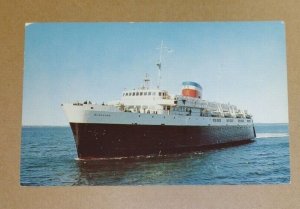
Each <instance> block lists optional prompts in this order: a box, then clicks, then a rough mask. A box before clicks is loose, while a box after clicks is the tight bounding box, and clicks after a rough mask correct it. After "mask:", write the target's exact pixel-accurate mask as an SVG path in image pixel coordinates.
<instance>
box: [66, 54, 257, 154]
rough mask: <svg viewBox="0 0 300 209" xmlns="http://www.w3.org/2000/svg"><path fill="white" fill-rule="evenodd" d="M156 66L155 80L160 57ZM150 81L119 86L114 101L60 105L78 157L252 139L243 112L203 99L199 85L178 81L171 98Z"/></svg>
mask: <svg viewBox="0 0 300 209" xmlns="http://www.w3.org/2000/svg"><path fill="white" fill-rule="evenodd" d="M157 66H158V68H159V80H160V78H161V76H160V70H161V59H160V62H159V63H158V64H157ZM149 81H150V79H149V77H148V76H146V78H145V79H144V85H143V86H142V87H140V88H136V89H132V90H124V91H123V92H122V96H121V99H120V100H119V101H115V102H109V103H102V104H96V103H92V102H89V101H85V102H75V103H71V104H62V107H63V110H64V112H65V114H66V116H67V118H68V121H69V123H70V126H71V129H72V132H73V135H74V139H75V143H76V148H77V154H78V158H79V159H93V158H113V157H129V156H139V155H153V154H154V155H156V154H157V155H160V154H168V153H182V152H193V151H199V150H203V149H207V148H215V147H225V146H231V145H236V144H243V143H249V142H251V141H253V139H254V138H255V137H256V134H255V128H254V125H253V119H252V116H251V115H250V114H249V113H248V112H247V111H246V110H240V109H238V108H237V106H235V105H231V104H225V103H217V102H210V101H206V100H204V99H203V98H202V94H203V89H202V87H201V85H199V84H198V83H196V82H193V81H185V82H183V83H182V92H181V94H180V95H174V96H173V95H171V94H170V93H169V92H168V91H167V90H162V89H160V88H159V85H158V86H157V87H156V88H150V87H149ZM158 83H160V81H159V82H158Z"/></svg>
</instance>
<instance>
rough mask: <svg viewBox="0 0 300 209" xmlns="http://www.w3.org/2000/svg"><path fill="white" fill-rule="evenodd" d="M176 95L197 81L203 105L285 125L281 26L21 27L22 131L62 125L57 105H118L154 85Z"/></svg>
mask: <svg viewBox="0 0 300 209" xmlns="http://www.w3.org/2000/svg"><path fill="white" fill-rule="evenodd" d="M162 40H163V41H164V43H165V44H166V45H167V46H168V47H169V48H171V49H172V50H173V52H172V53H168V54H166V55H165V57H164V64H163V71H162V85H161V88H163V89H167V90H169V92H170V93H173V94H179V93H180V90H181V83H182V81H186V80H189V81H196V82H198V83H200V84H201V86H202V87H203V98H204V99H206V100H212V101H219V102H224V103H228V102H230V103H231V104H235V105H238V107H241V108H243V109H248V111H249V112H250V113H252V114H253V116H254V121H255V122H259V123H261V122H273V123H277V122H288V110H287V109H288V103H287V69H286V49H285V28H284V24H283V22H223V23H222V22H220V23H34V24H30V25H27V26H26V27H25V53H24V57H25V58H24V63H25V64H24V82H23V117H22V124H23V125H67V124H68V122H67V119H66V117H65V115H64V113H63V111H62V109H61V107H60V104H61V103H66V102H73V101H77V100H79V101H83V100H91V101H93V102H97V103H102V102H103V101H110V100H116V99H119V98H120V96H121V92H122V90H124V88H127V89H131V88H136V87H139V86H141V84H142V80H143V78H144V76H145V74H146V73H148V74H149V75H150V79H151V83H152V85H153V86H155V85H156V81H157V68H156V63H157V61H158V58H159V50H158V49H157V48H158V47H159V45H160V43H161V41H162Z"/></svg>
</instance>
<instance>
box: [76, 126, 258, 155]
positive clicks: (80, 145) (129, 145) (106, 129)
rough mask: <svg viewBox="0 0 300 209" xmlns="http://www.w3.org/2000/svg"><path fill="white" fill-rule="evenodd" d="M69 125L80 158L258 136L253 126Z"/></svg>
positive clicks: (182, 148)
mask: <svg viewBox="0 0 300 209" xmlns="http://www.w3.org/2000/svg"><path fill="white" fill-rule="evenodd" d="M70 125H71V128H72V131H73V135H74V138H75V142H76V147H77V154H78V157H79V158H80V159H89V158H109V157H126V156H136V155H149V154H166V153H182V152H192V151H197V150H202V149H207V148H218V147H225V146H231V145H236V144H244V143H248V142H251V141H252V140H251V139H253V138H255V130H254V127H253V126H197V127H194V126H165V125H123V124H122V125H119V124H87V123H70Z"/></svg>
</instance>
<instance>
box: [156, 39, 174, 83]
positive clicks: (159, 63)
mask: <svg viewBox="0 0 300 209" xmlns="http://www.w3.org/2000/svg"><path fill="white" fill-rule="evenodd" d="M158 49H159V50H160V52H159V61H158V63H157V64H156V65H157V67H158V81H157V88H158V89H159V87H160V83H161V69H162V57H163V53H164V50H165V49H167V50H168V52H172V50H170V49H168V48H167V47H166V46H164V42H163V41H161V44H160V47H159V48H158Z"/></svg>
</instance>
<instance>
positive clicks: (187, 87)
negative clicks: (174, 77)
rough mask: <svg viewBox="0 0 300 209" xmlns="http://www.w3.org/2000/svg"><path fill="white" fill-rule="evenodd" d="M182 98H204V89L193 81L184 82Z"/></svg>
mask: <svg viewBox="0 0 300 209" xmlns="http://www.w3.org/2000/svg"><path fill="white" fill-rule="evenodd" d="M182 96H186V97H195V98H202V87H201V86H200V84H198V83H196V82H193V81H184V82H182Z"/></svg>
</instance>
